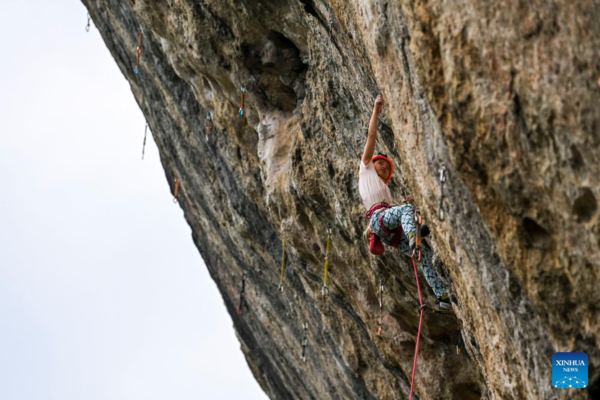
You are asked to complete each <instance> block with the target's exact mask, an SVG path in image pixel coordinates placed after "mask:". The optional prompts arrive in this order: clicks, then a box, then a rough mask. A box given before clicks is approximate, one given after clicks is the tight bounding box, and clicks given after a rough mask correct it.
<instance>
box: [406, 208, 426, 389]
mask: <svg viewBox="0 0 600 400" xmlns="http://www.w3.org/2000/svg"><path fill="white" fill-rule="evenodd" d="M421 223H422V219H421V212H420V211H419V210H416V211H415V225H416V226H417V237H416V243H415V248H414V250H413V252H412V261H413V267H414V268H415V280H416V281H417V291H418V292H419V309H420V315H419V330H418V331H417V345H416V346H415V360H414V362H413V373H412V379H411V381H410V396H409V398H408V399H409V400H412V396H413V389H414V385H415V375H417V357H418V356H419V340H420V339H421V325H422V324H423V313H424V312H425V307H424V306H423V298H422V297H421V286H420V285H419V274H418V272H417V262H421ZM417 254H418V256H417Z"/></svg>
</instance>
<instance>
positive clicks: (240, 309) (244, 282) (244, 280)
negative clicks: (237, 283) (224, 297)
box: [237, 271, 246, 315]
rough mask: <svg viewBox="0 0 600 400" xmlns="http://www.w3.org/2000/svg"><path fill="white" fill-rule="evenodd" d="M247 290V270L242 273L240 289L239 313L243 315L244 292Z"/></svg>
mask: <svg viewBox="0 0 600 400" xmlns="http://www.w3.org/2000/svg"><path fill="white" fill-rule="evenodd" d="M245 292H246V271H244V273H243V274H242V290H241V291H240V304H239V305H238V308H237V314H238V315H242V307H243V305H244V294H245Z"/></svg>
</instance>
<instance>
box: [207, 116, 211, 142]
mask: <svg viewBox="0 0 600 400" xmlns="http://www.w3.org/2000/svg"><path fill="white" fill-rule="evenodd" d="M210 121H212V117H211V116H210V113H208V114H206V137H208V134H209V133H210Z"/></svg>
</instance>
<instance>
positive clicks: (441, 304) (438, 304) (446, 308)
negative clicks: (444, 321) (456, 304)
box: [435, 293, 454, 314]
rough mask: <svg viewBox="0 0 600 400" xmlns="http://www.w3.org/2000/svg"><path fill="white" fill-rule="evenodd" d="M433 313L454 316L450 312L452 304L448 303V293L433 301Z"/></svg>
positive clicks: (451, 311)
mask: <svg viewBox="0 0 600 400" xmlns="http://www.w3.org/2000/svg"><path fill="white" fill-rule="evenodd" d="M435 312H437V313H440V314H454V311H453V310H452V303H450V297H448V293H446V294H444V295H442V297H438V298H437V300H436V301H435Z"/></svg>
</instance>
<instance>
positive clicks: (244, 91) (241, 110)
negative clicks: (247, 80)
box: [240, 85, 246, 117]
mask: <svg viewBox="0 0 600 400" xmlns="http://www.w3.org/2000/svg"><path fill="white" fill-rule="evenodd" d="M240 91H241V93H242V105H241V107H240V117H243V116H244V93H246V87H245V86H244V85H242V87H241V89H240Z"/></svg>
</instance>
